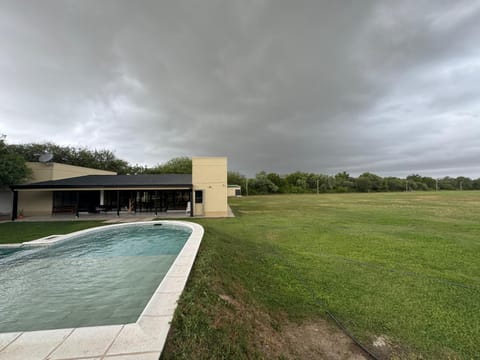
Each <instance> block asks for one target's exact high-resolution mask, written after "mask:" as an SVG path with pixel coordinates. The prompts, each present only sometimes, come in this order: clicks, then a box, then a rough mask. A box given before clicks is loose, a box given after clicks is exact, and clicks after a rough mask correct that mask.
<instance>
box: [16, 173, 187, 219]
mask: <svg viewBox="0 0 480 360" xmlns="http://www.w3.org/2000/svg"><path fill="white" fill-rule="evenodd" d="M12 191H13V212H12V213H13V215H12V220H15V219H16V218H17V214H18V213H19V209H20V210H21V211H20V212H21V213H23V212H24V210H25V209H26V211H28V213H29V214H31V215H36V216H39V215H50V216H52V215H54V216H55V217H60V216H68V215H75V216H77V217H78V216H80V215H86V214H88V215H90V216H91V215H112V214H114V215H117V216H120V215H128V214H137V213H138V214H153V215H155V216H157V215H158V214H167V213H183V214H186V212H187V210H188V214H189V216H194V213H193V209H194V207H193V206H191V204H192V198H193V185H192V176H191V175H190V174H160V175H113V176H112V175H87V176H80V177H75V178H67V179H61V180H52V181H44V182H37V183H31V184H24V185H16V186H14V187H12ZM32 199H35V204H36V208H32V207H31V206H30V207H29V204H30V203H32V201H31V200H32ZM22 215H23V214H22Z"/></svg>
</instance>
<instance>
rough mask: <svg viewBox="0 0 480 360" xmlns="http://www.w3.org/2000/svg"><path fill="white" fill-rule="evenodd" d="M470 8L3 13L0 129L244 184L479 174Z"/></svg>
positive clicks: (316, 6)
mask: <svg viewBox="0 0 480 360" xmlns="http://www.w3.org/2000/svg"><path fill="white" fill-rule="evenodd" d="M479 5H480V4H479V3H478V2H471V1H468V2H455V3H452V2H442V3H439V2H438V1H424V2H422V1H420V2H419V1H411V2H388V3H386V2H374V1H361V2H360V1H356V2H331V1H328V2H327V1H325V2H323V1H322V2H319V1H295V2H291V1H235V2H233V1H232V2H226V1H220V0H219V1H175V2H158V1H135V2H132V1H101V2H99V1H89V0H83V1H42V2H41V4H40V3H39V2H36V1H18V2H11V1H2V2H0V6H1V8H2V11H1V12H0V31H1V33H2V34H3V35H2V37H1V38H0V77H1V79H2V81H1V82H0V98H1V102H0V130H1V132H3V133H6V134H7V136H8V138H7V139H8V140H9V141H10V142H28V141H54V142H57V143H61V144H68V145H82V146H89V147H97V148H109V149H111V150H114V151H115V153H116V154H117V155H118V156H119V157H121V158H125V159H126V160H128V161H130V162H132V163H144V164H150V165H153V164H155V163H157V162H162V161H165V160H168V159H169V158H171V157H173V156H180V155H189V156H190V155H226V156H228V157H229V163H230V168H231V169H236V170H240V171H242V172H245V173H248V174H250V175H251V174H253V173H254V172H256V171H260V170H263V169H264V170H267V171H276V172H280V173H283V172H290V171H295V170H304V171H315V172H324V173H334V172H336V171H340V170H347V171H351V172H352V173H354V174H358V173H361V172H363V171H372V172H377V173H379V174H382V175H388V174H393V175H400V176H405V175H408V174H410V173H412V172H420V173H422V174H432V175H435V176H442V175H447V174H448V175H459V174H465V175H470V176H480V165H477V162H476V159H477V158H479V156H480V147H479V146H478V145H477V143H478V140H477V139H478V138H480V126H478V125H479V121H478V115H479V110H480V105H479V104H480V103H479V102H478V98H479V90H478V86H477V84H478V83H479V80H480V75H479V74H480V71H479V70H480V54H479V52H478V50H477V48H478V46H476V42H477V39H478V36H479V35H480V25H479V24H480V21H479V20H480V13H479V11H480V6H479Z"/></svg>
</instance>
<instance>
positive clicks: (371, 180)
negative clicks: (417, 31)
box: [0, 135, 480, 195]
mask: <svg viewBox="0 0 480 360" xmlns="http://www.w3.org/2000/svg"><path fill="white" fill-rule="evenodd" d="M45 153H50V154H52V155H53V159H52V161H54V162H58V163H63V164H69V165H76V166H83V167H90V168H94V169H101V170H109V171H115V172H117V173H118V174H167V173H170V174H171V173H176V174H191V173H192V160H191V158H189V157H186V156H182V157H176V158H173V159H171V160H169V161H167V162H165V163H163V164H157V165H155V166H153V167H148V166H143V165H138V164H136V165H131V164H129V163H128V162H127V161H125V160H122V159H119V158H117V157H116V156H115V154H114V153H113V152H112V151H110V150H105V149H101V150H97V149H94V150H91V149H88V148H85V147H72V146H60V145H57V144H54V143H42V144H40V143H28V144H7V142H6V137H5V135H2V136H0V187H4V186H8V185H12V184H16V183H21V182H25V181H28V177H29V175H30V173H29V169H28V167H27V166H26V165H25V162H27V161H32V162H35V161H38V158H39V155H41V154H45ZM228 184H229V185H240V186H241V188H242V194H247V193H248V194H250V195H257V194H287V193H316V192H319V193H342V192H385V191H417V190H418V191H420V190H437V189H438V190H480V178H478V179H470V178H468V177H464V176H459V177H456V178H453V177H448V176H446V177H443V178H441V179H434V178H431V177H426V176H420V175H417V174H413V175H409V176H407V177H406V178H404V179H403V178H398V177H391V176H389V177H381V176H379V175H376V174H372V173H369V172H365V173H363V174H361V175H360V176H358V177H353V176H351V175H350V174H348V173H347V172H345V171H343V172H339V173H338V174H336V175H325V174H315V173H308V172H301V171H296V172H293V173H290V174H286V175H280V174H277V173H274V172H270V173H267V172H265V171H261V172H259V173H258V174H256V176H255V177H254V178H247V177H246V176H245V175H243V174H241V173H239V172H236V171H229V172H228Z"/></svg>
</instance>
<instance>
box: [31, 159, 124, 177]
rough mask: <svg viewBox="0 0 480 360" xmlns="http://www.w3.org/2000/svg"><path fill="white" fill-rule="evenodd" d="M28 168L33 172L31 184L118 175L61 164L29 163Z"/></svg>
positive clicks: (111, 172)
mask: <svg viewBox="0 0 480 360" xmlns="http://www.w3.org/2000/svg"><path fill="white" fill-rule="evenodd" d="M27 166H28V167H29V168H30V169H31V170H32V176H31V178H30V181H29V182H39V181H49V180H60V179H67V178H71V177H78V176H84V175H116V174H117V173H116V172H113V171H105V170H98V169H92V168H86V167H80V166H73V165H66V164H59V163H40V162H27Z"/></svg>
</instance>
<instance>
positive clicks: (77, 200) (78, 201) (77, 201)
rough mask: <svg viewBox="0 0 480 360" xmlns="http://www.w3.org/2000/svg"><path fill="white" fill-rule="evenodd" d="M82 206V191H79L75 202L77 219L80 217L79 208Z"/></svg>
mask: <svg viewBox="0 0 480 360" xmlns="http://www.w3.org/2000/svg"><path fill="white" fill-rule="evenodd" d="M79 206H80V191H77V199H76V201H75V217H77V218H78V217H79V216H80V214H79V213H78V208H79Z"/></svg>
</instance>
